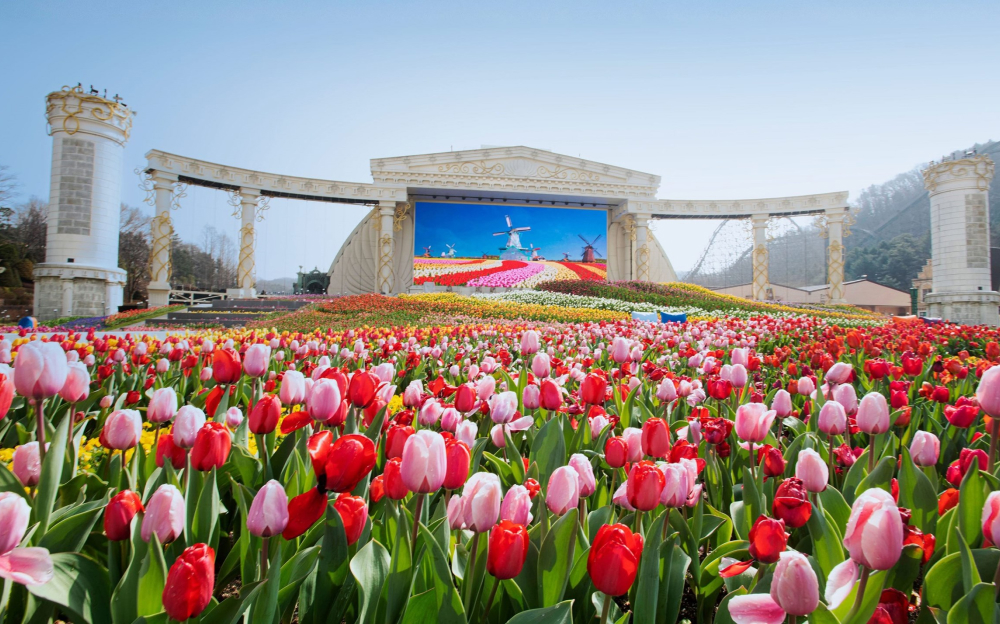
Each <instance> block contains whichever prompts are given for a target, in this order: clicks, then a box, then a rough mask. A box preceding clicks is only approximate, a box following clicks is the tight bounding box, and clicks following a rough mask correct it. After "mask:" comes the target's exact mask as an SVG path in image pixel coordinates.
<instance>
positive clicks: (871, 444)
mask: <svg viewBox="0 0 1000 624" xmlns="http://www.w3.org/2000/svg"><path fill="white" fill-rule="evenodd" d="M873 470H875V434H874V433H872V434H870V435H869V436H868V474H871V473H872V471H873Z"/></svg>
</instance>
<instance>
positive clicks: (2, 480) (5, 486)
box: [0, 464, 31, 503]
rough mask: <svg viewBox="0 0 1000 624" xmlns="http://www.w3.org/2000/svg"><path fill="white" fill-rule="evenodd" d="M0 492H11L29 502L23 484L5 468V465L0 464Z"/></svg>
mask: <svg viewBox="0 0 1000 624" xmlns="http://www.w3.org/2000/svg"><path fill="white" fill-rule="evenodd" d="M0 492H13V493H15V494H19V495H20V496H23V497H24V498H25V499H27V501H28V502H29V503H31V499H30V498H28V493H27V492H25V491H24V485H22V484H21V481H20V480H18V478H17V477H15V476H14V473H13V472H11V471H10V470H8V469H7V466H5V465H4V464H0Z"/></svg>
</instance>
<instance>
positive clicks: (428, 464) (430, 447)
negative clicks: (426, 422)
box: [400, 429, 448, 494]
mask: <svg viewBox="0 0 1000 624" xmlns="http://www.w3.org/2000/svg"><path fill="white" fill-rule="evenodd" d="M400 468H401V469H402V475H403V483H405V484H406V487H407V488H409V490H410V491H411V492H417V493H419V494H427V493H429V492H436V491H437V490H438V489H440V488H441V485H442V484H443V483H444V479H445V476H446V474H447V471H448V458H447V452H446V450H445V446H444V438H443V437H441V434H440V433H436V432H434V431H430V430H427V429H421V430H420V431H418V432H416V433H415V434H413V435H411V436H410V437H409V438H407V440H406V445H405V446H404V447H403V458H402V465H401V467H400Z"/></svg>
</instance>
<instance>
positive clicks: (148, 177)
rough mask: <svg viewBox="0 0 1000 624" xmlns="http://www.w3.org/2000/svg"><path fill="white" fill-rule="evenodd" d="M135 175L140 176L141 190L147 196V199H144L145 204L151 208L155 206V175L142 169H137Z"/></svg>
mask: <svg viewBox="0 0 1000 624" xmlns="http://www.w3.org/2000/svg"><path fill="white" fill-rule="evenodd" d="M133 173H135V175H137V176H139V188H140V189H141V190H142V192H143V193H145V194H146V197H145V198H143V200H142V202H143V203H144V204H149V205H150V206H155V205H156V187H155V186H153V175H152V174H151V173H149V172H148V171H146V170H144V169H143V168H142V167H136V168H135V170H134V171H133Z"/></svg>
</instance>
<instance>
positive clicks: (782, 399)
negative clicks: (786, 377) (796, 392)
mask: <svg viewBox="0 0 1000 624" xmlns="http://www.w3.org/2000/svg"><path fill="white" fill-rule="evenodd" d="M771 409H772V410H774V412H775V413H776V414H777V415H778V417H780V418H787V417H789V416H791V415H792V395H790V394H788V391H787V390H785V389H784V388H782V389H781V390H778V391H777V392H775V393H774V399H772V400H771Z"/></svg>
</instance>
